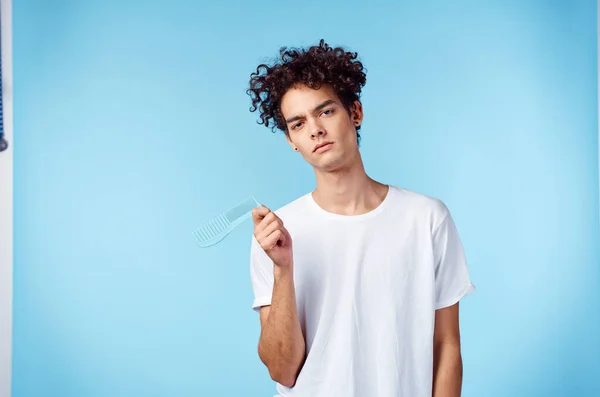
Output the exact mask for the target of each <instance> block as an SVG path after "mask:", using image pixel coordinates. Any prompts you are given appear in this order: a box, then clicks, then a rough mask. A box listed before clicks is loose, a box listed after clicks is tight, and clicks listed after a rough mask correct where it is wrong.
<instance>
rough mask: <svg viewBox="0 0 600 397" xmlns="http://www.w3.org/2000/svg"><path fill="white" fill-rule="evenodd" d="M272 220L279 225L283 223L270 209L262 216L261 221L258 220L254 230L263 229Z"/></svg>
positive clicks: (258, 231)
mask: <svg viewBox="0 0 600 397" xmlns="http://www.w3.org/2000/svg"><path fill="white" fill-rule="evenodd" d="M273 222H279V223H280V224H281V225H283V221H282V220H281V219H279V217H278V216H277V215H275V213H274V212H272V211H271V212H269V213H268V214H267V215H266V216H265V217H264V218H263V220H262V221H260V223H259V224H258V226H256V227H255V230H256V232H257V233H260V231H262V230H264V229H265V228H266V227H267V226H268V225H270V224H271V223H273Z"/></svg>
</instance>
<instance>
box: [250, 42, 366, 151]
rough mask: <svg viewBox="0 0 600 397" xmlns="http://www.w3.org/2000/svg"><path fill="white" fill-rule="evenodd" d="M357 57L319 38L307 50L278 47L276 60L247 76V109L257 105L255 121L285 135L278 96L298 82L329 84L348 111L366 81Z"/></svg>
mask: <svg viewBox="0 0 600 397" xmlns="http://www.w3.org/2000/svg"><path fill="white" fill-rule="evenodd" d="M357 58H358V54H357V53H355V52H349V51H346V50H344V49H343V48H342V47H335V48H333V47H330V46H329V45H328V44H327V43H325V41H324V40H323V39H321V41H320V42H319V45H315V46H312V47H310V48H308V49H300V50H299V49H296V48H289V49H288V48H287V47H281V48H280V50H279V58H278V61H280V62H276V63H274V64H273V65H272V66H269V65H265V64H260V65H259V66H258V67H257V68H256V72H254V73H252V74H251V75H250V88H249V89H248V90H247V91H246V93H247V94H248V95H250V97H251V98H252V106H251V107H250V111H251V112H254V111H256V110H257V109H259V108H260V120H259V121H258V124H264V125H265V127H269V125H272V127H271V129H272V131H273V132H275V131H276V129H279V130H281V131H283V132H285V133H286V134H287V133H288V131H287V125H286V123H285V120H284V117H283V115H282V114H281V108H280V105H281V99H282V97H283V95H284V94H285V93H286V92H287V91H288V89H290V88H291V87H293V86H294V85H296V84H298V83H302V84H305V85H306V86H308V87H310V88H313V89H319V88H320V87H321V85H323V84H331V85H332V87H333V90H334V92H335V94H336V95H337V96H338V98H339V99H340V101H341V102H342V104H343V105H344V107H345V108H346V110H347V111H348V112H350V107H351V106H352V104H353V103H354V101H356V100H360V95H361V90H362V87H363V86H364V85H365V83H366V81H367V76H366V73H365V68H364V67H363V64H362V62H360V61H358V60H356V59H357ZM263 72H264V73H263ZM359 130H360V126H357V127H356V135H357V140H358V141H359V142H360V134H359V133H358V131H359Z"/></svg>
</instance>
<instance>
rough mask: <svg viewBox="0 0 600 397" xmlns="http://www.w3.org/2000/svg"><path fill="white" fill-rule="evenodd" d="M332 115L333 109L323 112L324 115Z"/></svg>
mask: <svg viewBox="0 0 600 397" xmlns="http://www.w3.org/2000/svg"><path fill="white" fill-rule="evenodd" d="M331 113H333V109H327V110H325V111H324V112H323V114H324V115H330V114H331Z"/></svg>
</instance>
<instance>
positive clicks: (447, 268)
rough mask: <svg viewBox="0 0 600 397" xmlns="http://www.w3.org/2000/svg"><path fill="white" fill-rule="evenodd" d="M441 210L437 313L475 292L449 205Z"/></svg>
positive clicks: (435, 248)
mask: <svg viewBox="0 0 600 397" xmlns="http://www.w3.org/2000/svg"><path fill="white" fill-rule="evenodd" d="M441 207H442V213H441V215H440V216H441V219H442V220H441V222H440V223H439V224H438V226H437V227H436V228H435V229H434V231H433V253H434V260H435V309H436V310H438V309H442V308H444V307H448V306H452V305H453V304H455V303H457V302H458V301H459V300H460V299H462V298H463V297H465V296H467V295H469V294H470V293H472V292H474V291H475V286H474V285H473V283H472V282H471V279H470V276H469V269H468V267H467V261H466V257H465V252H464V249H463V245H462V242H461V239H460V237H459V235H458V230H457V227H456V225H455V223H454V220H453V218H452V215H451V214H450V211H449V210H448V208H447V207H446V205H444V204H443V203H442V204H441Z"/></svg>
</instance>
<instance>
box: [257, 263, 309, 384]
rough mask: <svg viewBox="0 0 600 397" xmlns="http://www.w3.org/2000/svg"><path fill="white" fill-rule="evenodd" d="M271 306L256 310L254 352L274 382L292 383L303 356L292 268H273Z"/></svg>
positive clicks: (303, 342) (294, 381) (303, 350)
mask: <svg viewBox="0 0 600 397" xmlns="http://www.w3.org/2000/svg"><path fill="white" fill-rule="evenodd" d="M274 280H275V282H274V285H273V297H272V300H271V306H264V307H262V308H261V310H260V322H261V335H260V341H259V344H258V354H259V356H260V359H261V361H262V362H263V363H264V364H265V365H266V366H267V368H268V369H269V374H270V375H271V378H272V379H273V380H275V381H276V382H278V383H280V384H282V385H284V386H287V387H292V386H293V385H294V384H295V383H296V378H297V377H298V373H299V372H300V369H301V367H302V365H303V363H304V359H305V349H306V345H305V341H304V335H303V334H302V329H301V328H300V320H299V319H298V311H297V308H296V293H295V289H294V279H293V268H292V267H286V268H280V267H278V266H275V268H274Z"/></svg>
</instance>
